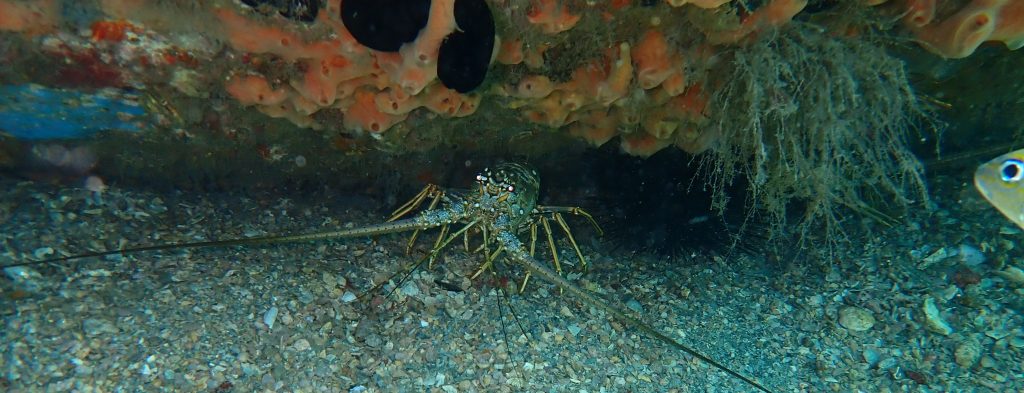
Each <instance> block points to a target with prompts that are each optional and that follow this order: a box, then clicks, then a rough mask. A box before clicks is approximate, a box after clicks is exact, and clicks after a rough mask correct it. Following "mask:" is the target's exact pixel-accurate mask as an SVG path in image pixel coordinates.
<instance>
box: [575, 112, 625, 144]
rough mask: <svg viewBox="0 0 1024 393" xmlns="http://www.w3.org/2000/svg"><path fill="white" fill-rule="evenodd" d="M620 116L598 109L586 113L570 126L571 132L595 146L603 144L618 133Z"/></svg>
mask: <svg viewBox="0 0 1024 393" xmlns="http://www.w3.org/2000/svg"><path fill="white" fill-rule="evenodd" d="M618 126H619V117H618V116H617V115H615V114H613V113H610V112H609V111H603V110H596V111H591V112H590V113H588V114H586V115H584V116H583V117H582V118H581V119H580V121H578V122H576V123H574V124H573V125H572V127H571V128H569V133H570V134H572V135H574V136H576V137H579V138H582V139H583V140H585V141H587V142H589V143H590V144H591V145H593V146H601V145H604V144H605V143H606V142H608V141H609V140H610V139H612V138H614V137H615V134H617V133H618Z"/></svg>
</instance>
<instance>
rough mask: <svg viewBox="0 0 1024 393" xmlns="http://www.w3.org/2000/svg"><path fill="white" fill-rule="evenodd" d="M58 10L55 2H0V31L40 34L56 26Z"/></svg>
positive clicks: (45, 0) (48, 0)
mask: <svg viewBox="0 0 1024 393" xmlns="http://www.w3.org/2000/svg"><path fill="white" fill-rule="evenodd" d="M59 16H60V10H59V9H58V7H57V2H56V0H42V1H34V2H16V1H15V2H12V1H8V0H0V31H16V32H23V33H31V34H40V33H45V32H47V31H50V30H52V29H53V28H54V26H56V25H57V18H58V17H59Z"/></svg>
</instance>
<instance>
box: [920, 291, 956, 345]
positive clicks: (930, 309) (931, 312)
mask: <svg viewBox="0 0 1024 393" xmlns="http://www.w3.org/2000/svg"><path fill="white" fill-rule="evenodd" d="M922 308H923V309H924V320H925V326H926V327H927V328H928V330H931V331H933V332H935V333H938V334H941V335H943V336H948V335H950V334H951V333H953V327H952V326H949V324H948V323H946V321H945V320H943V319H942V314H941V313H940V312H939V307H938V306H936V305H935V298H933V297H931V296H929V297H927V298H926V299H924V303H923V304H922Z"/></svg>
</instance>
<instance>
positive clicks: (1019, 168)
mask: <svg viewBox="0 0 1024 393" xmlns="http://www.w3.org/2000/svg"><path fill="white" fill-rule="evenodd" d="M999 176H1000V177H1001V178H1002V179H1003V181H1004V182H1013V183H1016V182H1019V181H1020V180H1021V179H1024V162H1021V160H1018V159H1009V160H1006V162H1004V163H1003V165H1002V166H1000V167H999Z"/></svg>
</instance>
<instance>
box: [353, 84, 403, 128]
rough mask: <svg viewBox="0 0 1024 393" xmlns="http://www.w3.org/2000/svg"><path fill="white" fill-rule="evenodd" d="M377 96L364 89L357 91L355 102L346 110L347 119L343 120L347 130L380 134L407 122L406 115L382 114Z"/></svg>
mask: <svg viewBox="0 0 1024 393" xmlns="http://www.w3.org/2000/svg"><path fill="white" fill-rule="evenodd" d="M374 96H375V94H374V93H372V92H369V91H366V90H363V89H360V90H356V92H355V94H354V99H355V100H354V102H353V103H352V105H351V106H349V107H348V108H345V111H344V113H345V115H344V116H345V117H344V118H343V119H342V123H344V125H345V128H348V129H350V130H362V131H366V132H371V133H374V134H379V133H382V132H384V131H386V130H387V129H388V128H391V126H393V125H395V123H398V122H400V121H403V120H405V118H406V115H405V114H401V115H390V114H387V113H383V112H381V111H380V110H379V109H378V108H377V103H376V101H375V100H374Z"/></svg>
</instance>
